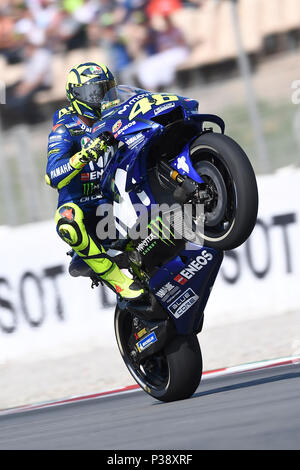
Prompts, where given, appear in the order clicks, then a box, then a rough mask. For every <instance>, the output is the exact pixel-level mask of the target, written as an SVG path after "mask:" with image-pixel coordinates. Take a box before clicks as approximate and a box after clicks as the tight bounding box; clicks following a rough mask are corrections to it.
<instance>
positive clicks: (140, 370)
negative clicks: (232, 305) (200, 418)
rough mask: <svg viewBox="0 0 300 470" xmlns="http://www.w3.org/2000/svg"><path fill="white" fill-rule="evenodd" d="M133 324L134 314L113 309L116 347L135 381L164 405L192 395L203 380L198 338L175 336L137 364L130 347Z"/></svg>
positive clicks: (193, 336)
mask: <svg viewBox="0 0 300 470" xmlns="http://www.w3.org/2000/svg"><path fill="white" fill-rule="evenodd" d="M133 321H134V315H133V314H131V313H130V312H129V311H127V310H121V309H120V308H119V307H117V308H116V312H115V333H116V339H117V344H118V347H119V351H120V353H121V356H122V358H123V360H124V362H125V364H126V366H127V368H128V370H129V372H130V373H131V375H132V376H133V378H134V379H135V381H136V382H137V383H138V384H139V385H140V386H141V387H142V388H143V389H144V390H145V392H147V393H148V394H149V395H151V396H152V397H154V398H156V399H157V400H160V401H164V402H170V401H176V400H182V399H185V398H189V397H190V396H191V395H193V393H194V392H195V390H196V388H197V387H198V385H199V383H200V380H201V376H202V355H201V350H200V346H199V343H198V339H197V336H196V335H189V336H179V335H178V336H175V337H174V338H173V339H172V340H171V341H170V343H168V344H167V346H166V347H165V348H164V349H162V350H160V351H158V352H155V353H154V354H152V355H150V356H148V357H146V358H145V359H144V360H142V361H139V358H138V357H137V352H136V351H134V350H133V347H132V331H133ZM133 352H135V354H133Z"/></svg>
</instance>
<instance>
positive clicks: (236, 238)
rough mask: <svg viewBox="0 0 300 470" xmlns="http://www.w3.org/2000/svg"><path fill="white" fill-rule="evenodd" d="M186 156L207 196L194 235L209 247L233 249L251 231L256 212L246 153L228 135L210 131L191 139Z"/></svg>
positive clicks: (256, 201)
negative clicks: (206, 202) (205, 185)
mask: <svg viewBox="0 0 300 470" xmlns="http://www.w3.org/2000/svg"><path fill="white" fill-rule="evenodd" d="M190 157H191V160H192V161H193V165H194V168H195V169H196V170H197V172H198V174H199V175H200V176H201V177H202V179H203V180H204V181H205V182H206V183H207V186H208V188H209V193H210V197H211V198H210V201H209V204H207V205H205V203H204V216H205V217H204V223H203V219H202V224H201V225H200V226H199V232H198V231H197V236H198V237H200V238H201V239H202V240H203V245H205V246H208V247H211V248H215V249H219V250H224V251H225V250H232V249H234V248H237V247H238V246H240V245H241V244H242V243H244V242H245V241H246V240H247V238H248V237H249V236H250V234H251V232H252V231H253V229H254V227H255V223H256V219H257V211H258V190H257V183H256V177H255V174H254V171H253V168H252V165H251V163H250V161H249V159H248V157H247V155H246V154H245V152H244V151H243V149H242V148H241V147H240V146H239V145H238V144H237V143H236V142H235V141H234V140H233V139H231V138H230V137H228V136H226V135H224V134H218V133H213V132H211V133H205V134H202V135H201V136H200V137H198V138H197V139H195V140H194V142H193V143H192V145H191V147H190ZM201 227H202V229H201ZM203 228H204V230H203ZM201 230H202V231H201Z"/></svg>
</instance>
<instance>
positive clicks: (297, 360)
mask: <svg viewBox="0 0 300 470" xmlns="http://www.w3.org/2000/svg"><path fill="white" fill-rule="evenodd" d="M292 364H300V356H296V357H283V358H280V359H271V360H265V361H259V362H252V363H248V364H241V365H238V366H232V367H225V368H222V369H216V370H209V371H204V372H203V374H202V380H203V379H204V380H205V379H208V378H213V377H219V376H222V375H229V374H237V373H242V372H248V371H253V370H262V369H267V368H270V367H279V366H285V365H292ZM137 390H141V391H142V388H141V387H140V386H139V385H129V386H127V387H122V388H118V389H114V390H108V391H105V392H100V393H94V394H91V395H79V396H73V397H72V396H71V397H69V398H64V399H61V400H56V401H50V402H43V403H36V404H31V405H23V406H19V407H15V408H8V409H6V410H0V416H3V415H7V414H13V413H21V412H24V411H31V410H39V409H43V408H49V407H51V406H59V405H65V404H68V403H74V402H79V401H84V400H93V399H96V398H102V397H107V396H109V395H118V394H124V393H130V392H135V391H137Z"/></svg>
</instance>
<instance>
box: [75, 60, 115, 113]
mask: <svg viewBox="0 0 300 470" xmlns="http://www.w3.org/2000/svg"><path fill="white" fill-rule="evenodd" d="M116 85H117V84H116V80H115V78H114V76H113V74H112V73H111V71H110V70H109V69H108V68H107V67H106V66H105V65H104V64H99V63H97V62H86V63H84V64H79V65H76V66H75V67H73V68H72V69H71V70H70V72H69V74H68V78H67V84H66V92H67V98H68V100H69V101H70V103H71V106H72V107H73V109H74V111H75V112H76V114H79V115H81V116H86V117H88V118H91V119H99V118H101V111H102V110H104V109H107V108H110V107H112V106H115V105H116V104H118V102H119V100H118V94H117V89H116Z"/></svg>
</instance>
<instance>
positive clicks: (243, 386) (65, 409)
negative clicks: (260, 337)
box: [0, 364, 300, 450]
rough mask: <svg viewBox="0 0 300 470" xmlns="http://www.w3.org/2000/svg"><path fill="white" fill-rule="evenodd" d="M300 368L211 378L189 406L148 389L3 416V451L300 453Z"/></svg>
mask: <svg viewBox="0 0 300 470" xmlns="http://www.w3.org/2000/svg"><path fill="white" fill-rule="evenodd" d="M299 390H300V364H291V365H282V366H280V367H278V366H277V367H270V368H267V369H263V370H252V371H248V372H243V373H236V374H231V375H223V376H219V377H210V378H205V379H203V380H202V382H201V384H200V386H199V388H198V389H197V391H196V393H195V394H194V396H193V397H192V398H190V399H188V400H183V401H178V402H173V403H161V402H159V401H156V400H154V399H153V398H152V397H150V396H149V395H147V394H146V393H144V392H143V391H141V390H137V391H131V392H129V393H122V394H118V395H110V396H106V397H101V398H95V399H90V400H85V401H78V402H75V403H71V404H64V405H59V406H52V407H48V408H44V409H37V410H30V411H26V412H18V413H11V414H7V415H1V416H0V449H1V450H3V449H6V450H9V449H19V450H22V449H27V450H31V449H33V450H38V449H44V450H46V449H51V450H56V449H57V450H60V449H66V450H72V449H73V450H75V449H78V450H79V449H86V450H93V449H101V450H116V449H117V450H122V449H123V450H124V449H131V450H143V449H149V450H153V449H156V450H159V449H164V450H175V449H181V450H183V449H186V450H193V449H206V450H210V449H214V450H221V449H226V450H227V449H228V450H229V449H234V450H237V449H266V450H269V449H270V450H271V449H272V450H274V449H278V450H279V449H297V450H299V449H300V393H299Z"/></svg>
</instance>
